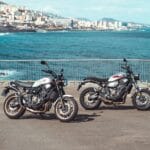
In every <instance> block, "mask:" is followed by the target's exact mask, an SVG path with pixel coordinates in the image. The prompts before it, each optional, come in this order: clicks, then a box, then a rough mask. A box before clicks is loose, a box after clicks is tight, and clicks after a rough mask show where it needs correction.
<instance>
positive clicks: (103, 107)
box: [99, 105, 136, 110]
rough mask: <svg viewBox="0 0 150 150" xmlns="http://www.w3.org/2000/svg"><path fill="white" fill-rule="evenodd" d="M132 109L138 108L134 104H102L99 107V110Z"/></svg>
mask: <svg viewBox="0 0 150 150" xmlns="http://www.w3.org/2000/svg"><path fill="white" fill-rule="evenodd" d="M132 109H136V108H135V107H134V106H127V105H124V106H121V105H119V106H102V107H100V108H99V110H132Z"/></svg>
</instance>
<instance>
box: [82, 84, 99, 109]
mask: <svg viewBox="0 0 150 150" xmlns="http://www.w3.org/2000/svg"><path fill="white" fill-rule="evenodd" d="M80 104H81V105H82V107H83V108H84V109H86V110H94V109H97V108H99V106H100V105H101V100H99V99H97V95H96V92H95V91H94V88H92V87H89V88H87V89H85V90H83V91H82V92H81V94H80Z"/></svg>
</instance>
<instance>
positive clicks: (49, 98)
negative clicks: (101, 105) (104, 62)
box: [2, 61, 78, 122]
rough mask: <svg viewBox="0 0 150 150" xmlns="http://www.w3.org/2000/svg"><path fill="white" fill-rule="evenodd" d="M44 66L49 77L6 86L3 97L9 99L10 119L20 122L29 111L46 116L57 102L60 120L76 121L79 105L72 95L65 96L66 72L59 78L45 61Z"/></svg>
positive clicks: (6, 109)
mask: <svg viewBox="0 0 150 150" xmlns="http://www.w3.org/2000/svg"><path fill="white" fill-rule="evenodd" d="M41 64H42V65H45V66H47V69H46V70H42V71H43V72H44V73H46V74H48V77H45V78H42V79H40V80H38V81H36V82H32V83H27V82H21V81H13V82H10V83H9V86H7V87H5V89H4V90H3V93H2V95H3V96H5V97H6V96H7V95H8V96H7V97H6V99H5V101H4V105H3V109H4V113H5V114H6V116H7V117H9V118H10V119H18V118H20V117H21V116H22V115H23V114H24V113H25V112H26V111H29V112H31V113H34V114H40V115H44V114H45V113H46V112H48V111H49V110H50V109H51V107H52V104H53V103H54V113H55V114H56V117H57V118H58V119H59V120H60V121H63V122H68V121H71V120H73V119H74V118H75V117H76V116H77V113H78V105H77V102H76V100H75V99H74V97H73V96H71V95H65V91H64V88H63V87H64V86H65V81H66V80H65V79H64V75H63V69H62V70H61V71H60V74H58V75H57V74H56V72H54V71H52V70H50V68H49V65H48V63H47V62H46V61H41ZM8 93H10V94H8Z"/></svg>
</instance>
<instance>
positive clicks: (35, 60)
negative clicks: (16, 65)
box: [0, 59, 150, 62]
mask: <svg viewBox="0 0 150 150" xmlns="http://www.w3.org/2000/svg"><path fill="white" fill-rule="evenodd" d="M41 60H45V61H49V62H59V61H60V62H70V61H83V62H84V61H122V60H123V59H26V60H25V59H24V60H19V59H18V60H0V62H40V61H41ZM127 60H129V61H139V62H150V59H127Z"/></svg>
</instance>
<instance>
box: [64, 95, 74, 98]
mask: <svg viewBox="0 0 150 150" xmlns="http://www.w3.org/2000/svg"><path fill="white" fill-rule="evenodd" d="M63 98H74V97H73V96H72V95H63Z"/></svg>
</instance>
